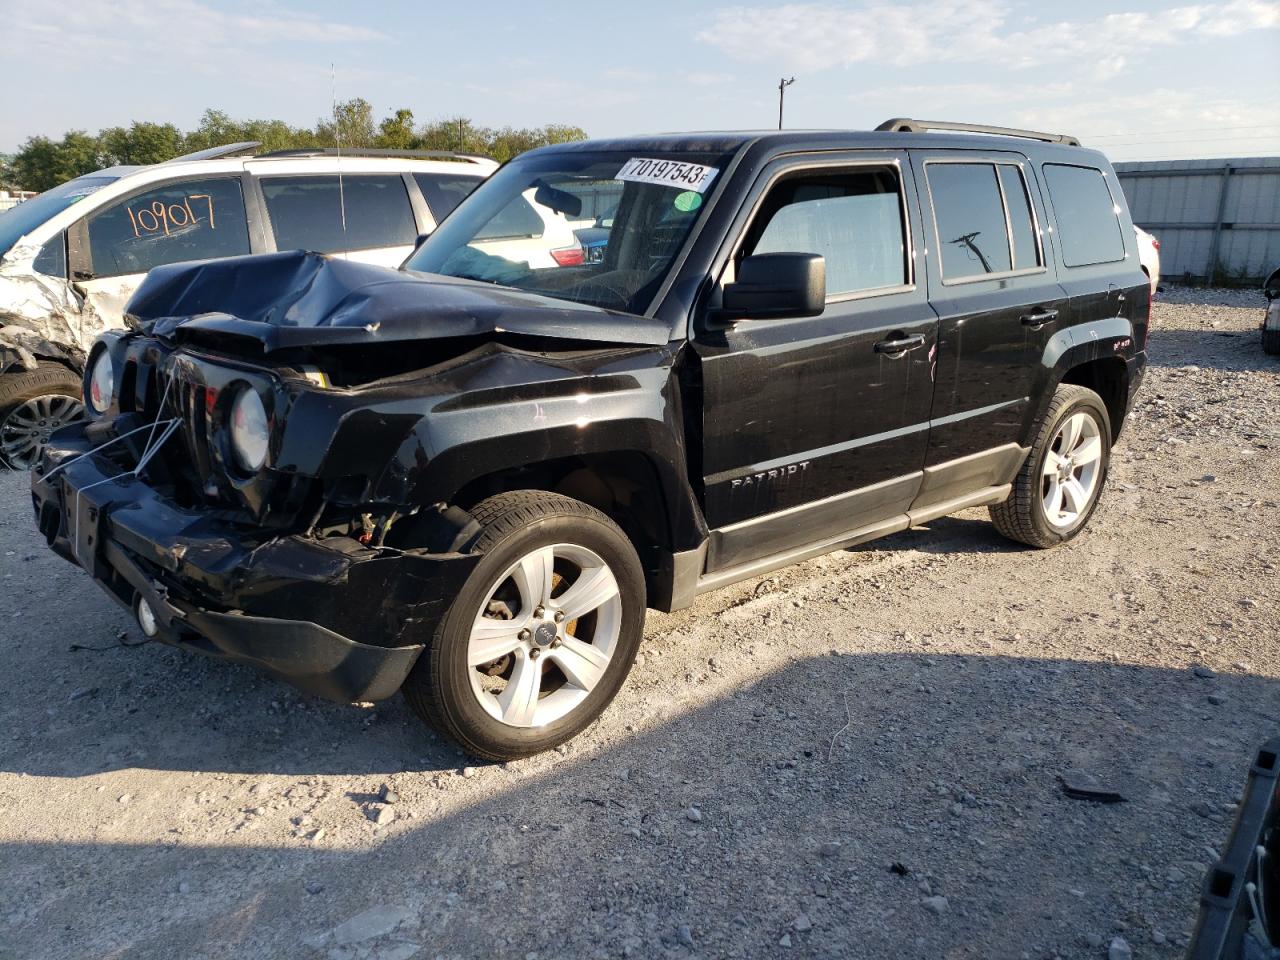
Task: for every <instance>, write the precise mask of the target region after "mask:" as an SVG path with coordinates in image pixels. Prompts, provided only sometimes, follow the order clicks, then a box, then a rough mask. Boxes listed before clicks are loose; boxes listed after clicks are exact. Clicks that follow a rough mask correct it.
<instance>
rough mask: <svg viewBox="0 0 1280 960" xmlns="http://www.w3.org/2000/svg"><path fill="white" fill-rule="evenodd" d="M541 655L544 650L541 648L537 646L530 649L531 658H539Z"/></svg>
mask: <svg viewBox="0 0 1280 960" xmlns="http://www.w3.org/2000/svg"><path fill="white" fill-rule="evenodd" d="M540 656H542V651H541V650H539V649H538V648H537V647H534V648H533V649H532V650H530V651H529V659H530V660H537V659H538V658H539V657H540Z"/></svg>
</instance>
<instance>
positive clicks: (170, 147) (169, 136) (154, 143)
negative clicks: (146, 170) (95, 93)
mask: <svg viewBox="0 0 1280 960" xmlns="http://www.w3.org/2000/svg"><path fill="white" fill-rule="evenodd" d="M98 144H99V153H100V156H101V159H102V161H103V162H104V163H107V164H117V163H127V164H138V165H145V164H149V163H164V161H166V160H172V159H173V158H174V157H176V156H178V155H179V154H180V153H182V152H183V150H184V149H185V146H186V138H185V137H184V136H183V135H182V131H181V130H179V129H178V128H177V127H175V126H174V125H173V124H172V123H145V122H139V121H136V120H135V121H134V122H133V124H132V125H131V126H130V127H129V128H128V129H127V130H126V129H125V128H123V127H110V128H109V129H106V130H103V131H101V132H99V134H98Z"/></svg>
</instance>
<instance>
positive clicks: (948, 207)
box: [926, 163, 1013, 280]
mask: <svg viewBox="0 0 1280 960" xmlns="http://www.w3.org/2000/svg"><path fill="white" fill-rule="evenodd" d="M926 169H927V171H928V178H929V196H930V198H931V200H932V202H933V217H934V222H935V223H936V224H937V227H938V248H939V250H941V252H942V277H943V279H944V280H963V279H964V278H966V277H980V276H983V275H984V274H988V273H1008V272H1009V271H1010V270H1012V269H1013V260H1012V257H1011V255H1010V251H1009V231H1008V227H1007V225H1006V223H1005V218H1004V204H1003V202H1002V200H1001V197H1000V181H999V179H998V178H997V177H996V167H995V164H992V163H930V164H928V165H927V167H926Z"/></svg>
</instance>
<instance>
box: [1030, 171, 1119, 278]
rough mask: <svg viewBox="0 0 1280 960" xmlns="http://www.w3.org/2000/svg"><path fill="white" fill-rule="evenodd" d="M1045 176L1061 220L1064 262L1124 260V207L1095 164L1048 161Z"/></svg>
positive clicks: (1058, 217) (1111, 261) (1056, 212)
mask: <svg viewBox="0 0 1280 960" xmlns="http://www.w3.org/2000/svg"><path fill="white" fill-rule="evenodd" d="M1043 169H1044V179H1045V183H1046V184H1047V185H1048V187H1049V198H1050V199H1051V200H1052V201H1053V214H1054V217H1055V218H1056V219H1057V221H1058V239H1059V241H1060V243H1061V245H1062V262H1063V263H1065V264H1066V265H1067V266H1068V267H1083V266H1087V265H1088V264H1091V263H1114V262H1115V261H1117V260H1123V259H1124V234H1123V233H1122V232H1121V228H1120V208H1119V207H1118V206H1116V202H1115V200H1114V199H1112V196H1111V191H1110V190H1109V189H1108V188H1107V179H1106V177H1105V176H1104V175H1103V173H1102V171H1101V170H1098V169H1097V168H1095V167H1075V166H1068V165H1066V164H1061V163H1046V164H1045V165H1044V168H1043Z"/></svg>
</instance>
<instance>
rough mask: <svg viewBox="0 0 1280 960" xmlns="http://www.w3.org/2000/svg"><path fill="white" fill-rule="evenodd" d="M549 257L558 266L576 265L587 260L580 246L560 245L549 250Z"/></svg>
mask: <svg viewBox="0 0 1280 960" xmlns="http://www.w3.org/2000/svg"><path fill="white" fill-rule="evenodd" d="M551 259H552V260H554V261H555V262H556V266H558V267H577V266H581V265H582V264H584V263H586V262H587V255H586V254H585V253H583V251H582V248H581V247H562V248H561V249H559V250H552V251H551Z"/></svg>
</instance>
